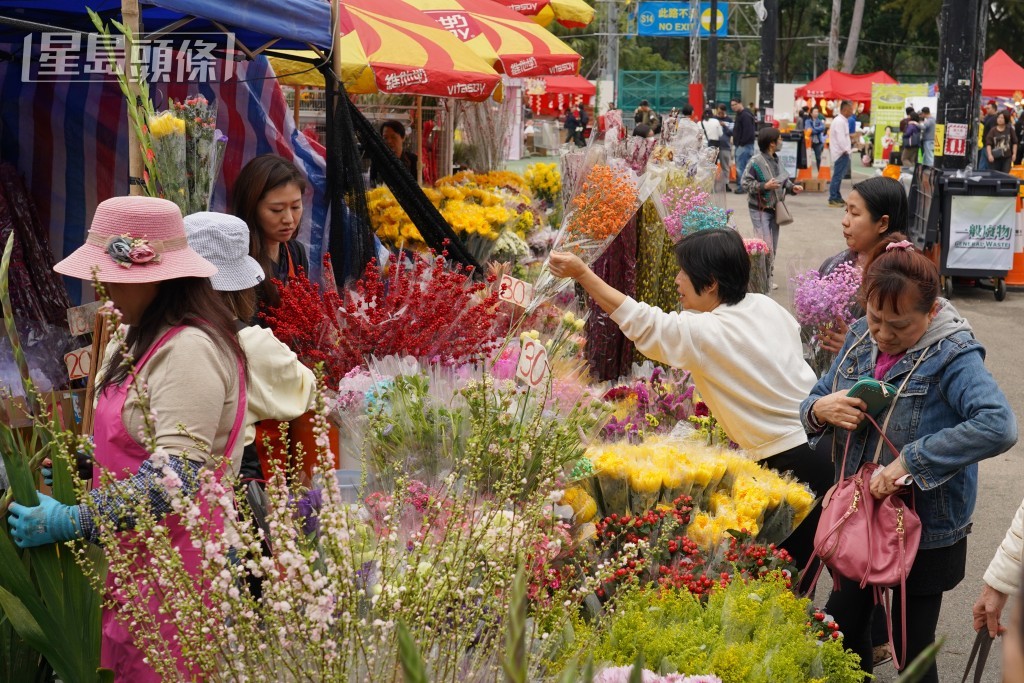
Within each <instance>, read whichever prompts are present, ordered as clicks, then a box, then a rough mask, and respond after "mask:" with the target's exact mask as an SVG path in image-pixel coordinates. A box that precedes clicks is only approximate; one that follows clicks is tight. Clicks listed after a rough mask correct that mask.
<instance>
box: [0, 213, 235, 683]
mask: <svg viewBox="0 0 1024 683" xmlns="http://www.w3.org/2000/svg"><path fill="white" fill-rule="evenodd" d="M54 270H56V271H57V272H58V273H61V274H62V275H68V276H71V277H78V278H81V279H84V280H90V279H92V278H93V276H94V275H93V274H94V272H95V273H96V277H97V278H98V279H99V281H100V282H102V283H103V285H104V287H105V289H106V292H107V294H108V295H109V296H110V298H111V300H112V301H113V304H114V306H116V307H117V308H118V309H119V310H120V311H121V314H122V321H123V322H124V323H125V324H127V326H128V327H127V332H126V336H125V338H124V344H123V348H122V347H117V346H116V345H112V346H111V347H108V353H107V357H106V359H105V362H104V364H103V366H102V369H101V371H100V375H99V379H98V382H97V385H96V396H97V397H98V398H97V400H96V408H95V428H94V430H93V440H94V443H95V454H94V457H95V461H96V464H97V465H98V466H99V467H98V468H96V470H95V472H94V475H93V486H94V488H93V489H92V490H91V491H90V492H89V493H88V494H87V497H88V500H86V501H84V502H83V503H81V504H79V505H72V506H68V505H63V504H61V503H59V502H57V501H56V500H54V499H53V498H50V497H49V496H45V495H43V494H40V495H39V500H40V503H39V505H38V506H34V507H25V506H22V505H18V504H13V505H12V506H11V509H10V513H9V516H8V523H9V525H10V529H11V536H12V537H13V538H14V541H15V543H17V544H18V545H19V546H20V547H22V548H30V547H34V546H39V545H45V544H48V543H60V542H63V541H69V540H74V539H78V538H85V539H87V540H90V541H97V540H99V539H100V537H101V528H102V529H103V530H104V531H105V532H110V531H112V530H113V531H116V532H118V538H119V542H121V543H123V544H128V545H126V546H125V547H126V548H128V549H127V550H125V553H124V554H125V555H126V556H127V555H130V556H131V557H132V558H133V559H134V560H135V561H137V562H139V563H140V564H141V563H150V562H159V561H161V558H156V557H152V556H150V555H149V554H148V552H147V551H146V549H145V547H144V545H142V544H138V543H137V542H136V543H133V541H132V534H131V533H125V532H129V531H130V530H131V529H133V528H134V527H135V525H136V509H137V508H138V507H139V506H145V507H147V508H148V509H149V511H150V512H151V513H152V514H153V515H154V517H156V518H157V519H158V520H160V519H162V522H161V525H162V526H163V527H164V528H165V529H166V532H167V534H168V535H169V537H170V539H171V542H172V544H173V545H174V547H175V548H176V549H177V550H178V553H179V554H180V557H181V564H182V566H183V568H184V569H185V570H186V571H188V572H193V573H194V572H198V571H199V568H200V564H201V562H202V559H203V551H202V549H200V548H196V547H193V545H192V538H191V535H190V533H189V532H188V530H187V529H186V528H185V526H183V524H182V523H181V522H180V520H179V518H178V516H177V515H172V514H171V500H170V491H169V489H170V488H180V489H181V491H182V493H183V494H184V495H186V496H189V497H194V496H195V495H196V493H197V490H198V488H199V478H200V477H199V475H200V472H201V470H203V469H204V468H207V469H211V470H213V471H214V472H216V474H217V477H220V476H221V475H223V473H224V472H225V471H226V469H227V467H229V466H232V465H234V466H237V464H238V462H239V460H240V458H241V454H242V429H243V422H244V417H245V407H246V395H245V380H246V363H245V355H244V353H243V352H242V349H241V347H240V346H239V344H238V339H237V337H236V334H235V326H234V323H233V316H232V315H231V313H230V311H228V309H227V307H226V306H225V305H224V303H223V302H222V301H221V299H220V297H219V296H217V294H216V293H215V292H214V291H213V288H212V287H211V286H210V281H209V279H208V278H209V277H210V276H211V275H213V274H214V273H215V272H216V271H217V269H216V267H214V266H213V265H212V264H211V263H209V262H208V261H206V260H205V259H203V258H202V257H201V256H199V255H198V254H197V253H196V252H194V251H193V250H192V249H191V248H189V246H188V242H187V241H186V237H185V230H184V226H183V224H182V218H181V212H180V211H179V210H178V207H177V206H176V205H174V204H173V203H171V202H169V201H167V200H164V199H157V198H153V197H115V198H113V199H108V200H106V201H104V202H102V203H101V204H100V205H99V206H98V207H97V208H96V214H95V216H94V218H93V221H92V226H91V227H90V229H89V234H88V237H87V239H86V242H85V244H83V245H82V246H81V247H79V248H78V249H77V250H75V252H74V253H72V254H71V255H70V256H68V257H67V258H66V259H64V260H63V261H61V262H60V263H58V264H57V265H56V266H54ZM125 352H127V353H128V354H130V357H126V356H125V355H124V354H125ZM144 393H145V394H148V398H147V397H145V396H143V394H144ZM143 434H145V435H147V436H148V437H151V438H152V440H153V442H154V443H155V445H156V451H155V452H154V453H150V452H149V449H148V447H147V446H145V445H143V444H142V443H140V441H141V440H143V438H142V435H143ZM101 472H107V473H109V474H110V475H111V476H112V477H113V478H114V479H115V480H116V481H115V482H114V483H110V482H105V481H104V480H103V479H101V476H100V475H101ZM169 481H174V482H176V483H168V482H169ZM199 507H200V511H201V512H202V513H203V516H202V519H203V520H205V521H204V522H203V524H207V525H209V527H208V530H209V532H210V533H213V534H215V535H216V534H218V533H220V532H219V528H220V527H221V526H222V523H223V520H222V519H221V518H220V517H218V515H216V514H215V511H213V510H210V509H208V507H207V505H206V502H205V501H202V502H199ZM163 559H166V558H163ZM124 582H130V583H132V584H133V585H136V586H137V587H138V589H139V590H140V591H141V593H142V596H143V597H142V598H140V599H141V600H147V599H149V601H150V602H149V606H148V609H149V611H150V613H151V614H152V617H153V619H154V620H156V621H158V622H159V623H161V624H162V626H161V633H162V635H163V637H164V638H165V640H166V642H167V643H169V647H170V648H171V650H172V651H173V652H175V653H176V654H178V651H177V649H176V647H175V646H174V645H173V642H174V641H173V639H172V636H173V634H174V633H175V629H174V627H173V626H172V625H171V624H170V623H169V622H168V621H166V619H165V618H164V617H161V616H160V614H159V612H157V611H156V610H157V603H159V599H158V598H157V596H156V595H155V592H156V589H155V587H152V586H147V585H146V584H145V583H144V582H139V581H136V580H135V578H134V577H133V576H132V575H131V570H130V569H128V568H125V567H118V566H117V565H116V564H115V565H112V566H111V568H110V571H109V573H108V575H107V591H108V594H107V595H106V596H105V597H106V598H107V599H108V602H107V603H105V604H106V605H107V606H106V607H105V608H104V611H103V617H102V619H103V621H102V643H101V654H100V661H101V664H102V666H103V667H105V668H110V669H113V670H114V673H115V680H116V681H124V682H127V681H132V683H140V682H143V683H147V682H150V681H152V682H156V681H159V680H160V677H159V676H158V675H157V673H156V672H155V671H154V670H153V669H152V668H151V667H150V666H149V664H147V663H146V662H145V661H144V659H143V654H142V652H141V651H140V650H139V649H137V648H136V647H135V644H134V643H133V640H132V638H133V634H132V632H131V631H130V630H129V629H128V626H127V624H126V623H122V622H121V621H119V620H118V618H117V617H118V613H119V612H123V614H122V615H121V616H122V618H125V619H129V618H131V610H130V609H128V608H127V607H121V608H118V607H113V606H111V604H113V605H117V604H119V603H120V604H122V605H124V604H126V603H125V601H126V600H129V599H130V598H126V597H125V595H124V593H123V592H122V591H121V590H118V589H115V587H116V586H117V585H124ZM111 601H112V602H111ZM142 609H146V607H145V606H143V607H142ZM178 667H179V669H180V670H181V673H182V675H183V676H185V677H190V676H189V675H188V672H187V671H185V668H184V665H183V664H182V663H181V662H180V661H179V663H178Z"/></svg>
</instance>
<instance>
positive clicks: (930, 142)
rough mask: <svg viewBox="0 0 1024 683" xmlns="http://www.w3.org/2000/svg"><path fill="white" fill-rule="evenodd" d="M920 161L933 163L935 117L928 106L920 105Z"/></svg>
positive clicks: (926, 164) (925, 163) (930, 164)
mask: <svg viewBox="0 0 1024 683" xmlns="http://www.w3.org/2000/svg"><path fill="white" fill-rule="evenodd" d="M921 163H922V164H924V165H925V166H934V165H935V117H934V116H932V110H931V108H930V107H921Z"/></svg>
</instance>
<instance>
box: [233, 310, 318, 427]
mask: <svg viewBox="0 0 1024 683" xmlns="http://www.w3.org/2000/svg"><path fill="white" fill-rule="evenodd" d="M238 340H239V342H241V344H242V348H243V349H244V350H245V355H246V357H247V358H248V361H249V390H248V398H249V403H248V406H247V408H248V410H247V411H246V430H245V443H246V444H250V443H252V442H253V441H254V440H255V438H256V430H255V428H254V427H253V424H254V423H255V422H258V421H260V420H275V421H280V422H287V421H288V420H294V419H295V418H297V417H299V416H300V415H302V414H303V413H304V412H306V410H307V409H308V408H309V405H310V399H311V394H312V392H313V387H314V385H315V383H316V379H315V377H314V375H313V371H312V370H310V369H309V368H307V367H306V366H305V365H303V364H302V363H300V362H299V359H298V357H297V356H296V355H295V353H294V352H293V351H292V350H291V349H289V348H288V347H287V346H285V345H284V344H283V343H281V342H280V341H278V339H277V337H275V336H274V334H273V332H271V331H270V330H268V329H265V328H262V327H255V326H253V327H246V328H245V329H243V330H242V331H241V332H239V333H238Z"/></svg>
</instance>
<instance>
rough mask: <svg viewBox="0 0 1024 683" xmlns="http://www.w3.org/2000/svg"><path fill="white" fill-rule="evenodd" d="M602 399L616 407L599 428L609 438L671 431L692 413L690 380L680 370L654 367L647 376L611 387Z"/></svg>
mask: <svg viewBox="0 0 1024 683" xmlns="http://www.w3.org/2000/svg"><path fill="white" fill-rule="evenodd" d="M602 398H603V399H604V400H605V401H608V402H610V403H612V404H614V405H615V406H616V408H617V410H616V411H615V414H613V415H612V417H610V418H609V419H608V422H607V423H606V424H605V426H604V427H603V428H602V429H601V436H602V438H604V439H606V440H608V441H616V440H618V439H622V438H627V439H635V438H639V437H641V436H643V435H645V434H663V433H666V432H670V431H672V428H673V427H675V425H676V423H678V422H685V421H686V420H688V419H689V418H690V416H691V415H693V412H694V406H693V383H692V382H691V381H690V373H688V372H685V371H682V370H669V371H667V372H666V371H665V370H663V369H662V368H660V367H656V368H654V371H653V372H652V373H651V376H650V377H647V378H639V379H635V380H633V381H631V382H628V383H626V384H620V385H618V386H615V387H612V388H611V389H609V390H608V391H607V392H605V394H604V396H603V397H602Z"/></svg>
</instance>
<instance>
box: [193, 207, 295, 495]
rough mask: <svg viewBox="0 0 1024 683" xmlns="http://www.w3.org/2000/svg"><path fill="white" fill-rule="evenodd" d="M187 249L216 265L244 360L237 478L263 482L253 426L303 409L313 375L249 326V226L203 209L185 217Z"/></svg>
mask: <svg viewBox="0 0 1024 683" xmlns="http://www.w3.org/2000/svg"><path fill="white" fill-rule="evenodd" d="M185 232H186V234H187V235H188V243H189V246H190V247H192V248H193V249H194V250H195V251H196V252H197V253H198V254H199V255H200V256H202V257H203V258H205V259H206V260H208V261H210V262H211V263H213V264H214V265H215V266H217V273H216V274H214V275H213V276H211V277H210V282H211V283H212V284H213V288H214V289H215V290H217V291H218V292H220V294H221V296H222V297H223V298H224V301H225V303H227V305H228V307H229V308H230V309H231V310H232V312H233V313H234V314H235V326H236V327H237V328H238V341H239V342H240V343H241V345H242V348H243V349H244V350H245V355H246V358H247V359H248V361H249V384H248V386H247V389H248V391H247V397H248V399H249V402H248V403H249V405H248V408H247V410H246V416H245V451H244V452H243V453H242V464H241V471H240V474H241V478H242V480H243V481H244V480H246V479H251V480H263V479H265V477H264V472H263V469H262V467H261V466H260V460H259V456H258V455H257V454H256V449H255V448H253V447H252V444H253V442H254V441H255V438H256V427H255V423H256V422H258V421H260V420H270V421H272V422H288V421H290V420H294V419H295V418H297V417H299V416H300V415H302V414H303V413H304V412H306V410H307V409H308V408H309V403H310V397H311V394H312V391H313V386H314V384H315V378H314V376H313V371H312V370H310V369H309V368H307V367H306V366H305V365H303V364H302V363H300V362H299V359H298V356H296V355H295V353H294V352H293V351H292V350H291V349H289V348H288V347H287V346H285V345H284V344H282V343H281V342H280V341H278V339H277V337H275V336H274V333H273V332H271V331H270V330H269V329H267V328H264V327H258V326H256V325H249V324H248V321H250V320H252V318H253V316H254V314H255V311H256V293H255V290H254V287H256V285H257V284H259V283H260V282H262V281H263V277H264V272H263V268H262V267H261V266H260V264H259V263H258V262H257V261H256V259H254V258H252V257H251V256H249V226H248V225H246V223H245V221H243V220H242V219H241V218H238V217H237V216H232V215H229V214H226V213H215V212H212V211H203V212H200V213H194V214H191V215H189V216H186V217H185Z"/></svg>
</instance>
